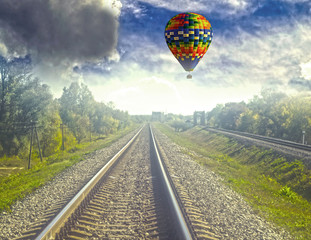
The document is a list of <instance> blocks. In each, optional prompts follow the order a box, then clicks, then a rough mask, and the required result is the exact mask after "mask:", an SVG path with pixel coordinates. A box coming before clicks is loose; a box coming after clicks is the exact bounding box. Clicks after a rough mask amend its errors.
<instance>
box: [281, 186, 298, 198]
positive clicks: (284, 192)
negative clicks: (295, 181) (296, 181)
mask: <svg viewBox="0 0 311 240" xmlns="http://www.w3.org/2000/svg"><path fill="white" fill-rule="evenodd" d="M279 194H280V195H281V196H284V197H287V198H289V199H291V200H297V199H298V195H297V193H295V192H293V191H292V190H291V189H290V187H287V186H284V187H282V188H281V189H280V190H279Z"/></svg>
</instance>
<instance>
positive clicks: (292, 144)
mask: <svg viewBox="0 0 311 240" xmlns="http://www.w3.org/2000/svg"><path fill="white" fill-rule="evenodd" d="M204 129H205V130H208V131H211V132H216V133H223V134H227V135H231V136H233V135H238V136H243V137H248V138H252V139H256V140H261V141H264V142H268V143H273V144H277V145H281V146H285V147H291V148H295V149H299V150H303V151H308V152H310V151H311V146H310V145H304V144H301V143H296V142H291V141H287V140H283V139H277V138H272V137H266V136H261V135H256V134H251V133H246V132H239V131H233V130H227V129H221V128H212V127H205V128H204Z"/></svg>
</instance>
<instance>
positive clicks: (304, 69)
mask: <svg viewBox="0 0 311 240" xmlns="http://www.w3.org/2000/svg"><path fill="white" fill-rule="evenodd" d="M300 67H301V76H302V77H303V78H304V79H307V80H311V59H310V60H309V61H308V62H306V63H301V64H300Z"/></svg>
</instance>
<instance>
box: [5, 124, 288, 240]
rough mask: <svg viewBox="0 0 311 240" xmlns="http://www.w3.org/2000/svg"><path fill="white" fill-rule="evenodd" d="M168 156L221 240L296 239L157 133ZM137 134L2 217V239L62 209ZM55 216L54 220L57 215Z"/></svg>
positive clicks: (94, 156)
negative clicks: (52, 211) (276, 226)
mask: <svg viewBox="0 0 311 240" xmlns="http://www.w3.org/2000/svg"><path fill="white" fill-rule="evenodd" d="M154 133H155V135H156V138H157V140H158V141H159V143H160V145H161V147H160V150H162V151H163V152H164V153H165V154H164V155H165V156H169V157H165V159H164V160H165V162H166V164H167V166H168V169H169V171H170V174H172V175H174V176H176V177H174V178H173V181H174V179H178V181H179V182H180V183H182V185H183V187H184V189H186V191H187V192H188V195H189V196H190V197H191V198H192V200H193V202H194V203H195V204H196V207H197V208H199V209H200V211H201V212H202V213H203V214H204V216H205V220H206V222H208V224H209V225H210V226H211V228H212V229H213V232H215V233H216V234H217V235H218V236H219V237H220V239H290V235H289V234H288V233H286V232H285V231H282V230H280V229H277V228H275V227H273V226H272V225H270V224H269V223H267V222H266V221H265V220H264V219H262V218H260V217H259V216H257V215H256V214H255V212H254V211H253V210H252V209H251V208H250V207H249V205H248V204H247V203H246V202H245V201H244V200H243V198H242V197H241V196H240V195H239V194H237V193H235V192H234V191H233V190H231V189H230V188H229V187H227V186H225V185H224V184H223V183H222V181H223V180H222V178H221V177H219V176H218V175H216V174H215V173H213V172H212V171H210V170H208V169H207V168H206V167H203V166H201V165H199V164H198V163H196V162H195V161H194V160H193V159H191V157H189V156H188V155H185V154H184V153H183V148H182V147H180V146H178V145H176V144H175V143H173V142H172V141H171V140H170V139H169V138H168V137H167V136H165V135H164V134H162V133H161V132H160V131H157V130H156V129H154ZM134 134H135V132H133V133H131V134H129V135H127V136H125V137H123V138H121V139H120V140H119V141H117V142H115V143H113V144H112V145H111V146H109V147H106V148H104V149H101V150H98V151H96V152H94V153H92V154H89V155H88V156H87V157H86V158H85V160H84V161H81V162H79V163H77V164H75V165H74V166H72V167H70V168H68V169H66V170H65V171H64V172H62V173H61V174H59V175H57V176H56V177H55V178H54V179H53V180H52V181H51V182H49V183H47V184H46V185H45V186H44V187H42V188H39V189H37V190H36V191H35V192H33V193H32V194H30V195H28V196H27V197H26V198H24V199H23V200H21V201H18V202H16V203H15V204H14V205H13V206H12V212H11V213H8V212H2V213H1V214H0V239H13V238H16V237H18V236H20V235H21V234H22V232H24V231H25V230H26V229H28V228H29V227H30V226H31V225H32V223H33V222H36V221H37V220H38V219H40V218H41V217H42V216H43V215H44V214H45V212H47V211H48V210H49V209H52V208H53V207H54V206H56V205H61V204H64V203H66V202H67V201H68V200H70V199H71V198H72V197H73V196H74V194H75V193H77V192H78V191H79V190H80V189H81V187H82V186H84V184H85V183H86V182H87V181H88V180H89V179H90V178H91V177H92V176H93V175H94V174H95V173H96V172H97V171H98V170H99V169H100V168H101V167H102V166H104V164H105V163H106V162H107V161H108V160H109V159H110V158H111V157H112V156H113V155H114V154H115V153H116V152H117V151H118V150H119V149H120V148H121V147H123V146H124V145H125V144H126V142H127V141H128V140H129V139H130V138H131V137H132V136H133V135H134ZM51 217H52V216H51Z"/></svg>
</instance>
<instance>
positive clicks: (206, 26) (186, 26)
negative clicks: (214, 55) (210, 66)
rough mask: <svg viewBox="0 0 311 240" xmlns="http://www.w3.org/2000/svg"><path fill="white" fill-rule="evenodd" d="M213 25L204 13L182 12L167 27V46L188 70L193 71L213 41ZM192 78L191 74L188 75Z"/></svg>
mask: <svg viewBox="0 0 311 240" xmlns="http://www.w3.org/2000/svg"><path fill="white" fill-rule="evenodd" d="M212 37H213V33H212V26H211V24H210V23H209V21H208V20H206V18H205V17H203V16H202V15H199V14H196V13H190V12H186V13H180V14H178V15H176V16H175V17H173V18H171V19H170V20H169V21H168V23H167V24H166V27H165V40H166V43H167V46H168V47H169V49H170V50H171V52H172V53H173V54H174V56H175V57H176V58H177V60H178V61H179V63H180V64H181V65H182V66H183V68H184V69H185V70H186V71H189V72H190V71H193V69H194V68H195V66H196V65H197V64H198V63H199V61H200V60H201V58H202V57H203V55H204V54H205V53H206V51H207V49H208V47H209V45H210V44H211V42H212ZM187 77H188V78H191V77H192V76H191V75H190V74H189V75H188V76H187Z"/></svg>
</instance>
